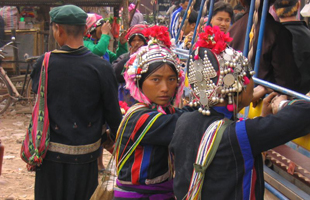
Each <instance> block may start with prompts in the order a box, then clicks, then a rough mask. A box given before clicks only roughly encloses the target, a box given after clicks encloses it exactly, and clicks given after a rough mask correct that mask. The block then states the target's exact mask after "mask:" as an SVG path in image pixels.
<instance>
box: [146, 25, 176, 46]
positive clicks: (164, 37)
mask: <svg viewBox="0 0 310 200" xmlns="http://www.w3.org/2000/svg"><path fill="white" fill-rule="evenodd" d="M142 34H143V35H144V36H145V37H147V38H149V39H157V40H158V41H160V42H162V43H163V44H164V45H165V46H167V47H168V48H170V46H171V41H170V36H169V31H168V28H167V27H165V26H152V27H149V28H147V29H145V30H144V31H143V33H142Z"/></svg>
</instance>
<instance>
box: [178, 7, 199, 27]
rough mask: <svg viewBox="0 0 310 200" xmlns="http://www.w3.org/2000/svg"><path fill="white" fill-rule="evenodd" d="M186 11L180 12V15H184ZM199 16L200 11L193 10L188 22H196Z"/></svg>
mask: <svg viewBox="0 0 310 200" xmlns="http://www.w3.org/2000/svg"><path fill="white" fill-rule="evenodd" d="M184 13H185V10H182V11H181V12H180V16H181V17H182V18H183V16H184ZM197 18H198V13H197V12H196V11H195V10H192V11H191V13H190V14H189V17H188V23H190V24H193V23H196V21H197Z"/></svg>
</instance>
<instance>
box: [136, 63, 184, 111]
mask: <svg viewBox="0 0 310 200" xmlns="http://www.w3.org/2000/svg"><path fill="white" fill-rule="evenodd" d="M177 80H178V77H177V74H176V73H175V72H174V71H173V70H172V69H171V67H170V66H169V65H168V64H164V65H162V66H161V67H160V68H158V69H157V70H156V71H155V72H153V73H152V74H150V75H149V76H148V77H147V78H146V79H145V81H144V82H143V84H142V92H143V94H144V95H145V96H146V97H147V98H149V100H150V101H151V102H152V103H155V104H157V105H160V106H163V105H167V104H169V103H170V101H171V99H172V98H173V96H174V94H175V92H176V89H177V86H178V81H177Z"/></svg>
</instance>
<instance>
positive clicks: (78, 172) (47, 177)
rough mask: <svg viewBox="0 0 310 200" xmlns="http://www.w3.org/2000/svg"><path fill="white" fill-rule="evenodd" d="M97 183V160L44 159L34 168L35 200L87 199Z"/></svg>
mask: <svg viewBox="0 0 310 200" xmlns="http://www.w3.org/2000/svg"><path fill="white" fill-rule="evenodd" d="M97 185H98V165H97V160H95V161H93V162H90V163H86V164H65V163H57V162H53V161H48V160H44V161H43V164H42V165H41V166H40V167H37V168H36V178H35V199H36V200H71V199H72V200H89V199H90V197H91V196H92V194H93V193H94V191H95V189H96V187H97Z"/></svg>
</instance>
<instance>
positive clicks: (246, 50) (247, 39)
mask: <svg viewBox="0 0 310 200" xmlns="http://www.w3.org/2000/svg"><path fill="white" fill-rule="evenodd" d="M254 8H255V0H252V1H251V5H250V11H249V17H248V25H247V27H246V35H245V41H244V47H243V55H244V57H248V53H249V43H250V37H249V35H250V32H251V27H252V24H253V14H254Z"/></svg>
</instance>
